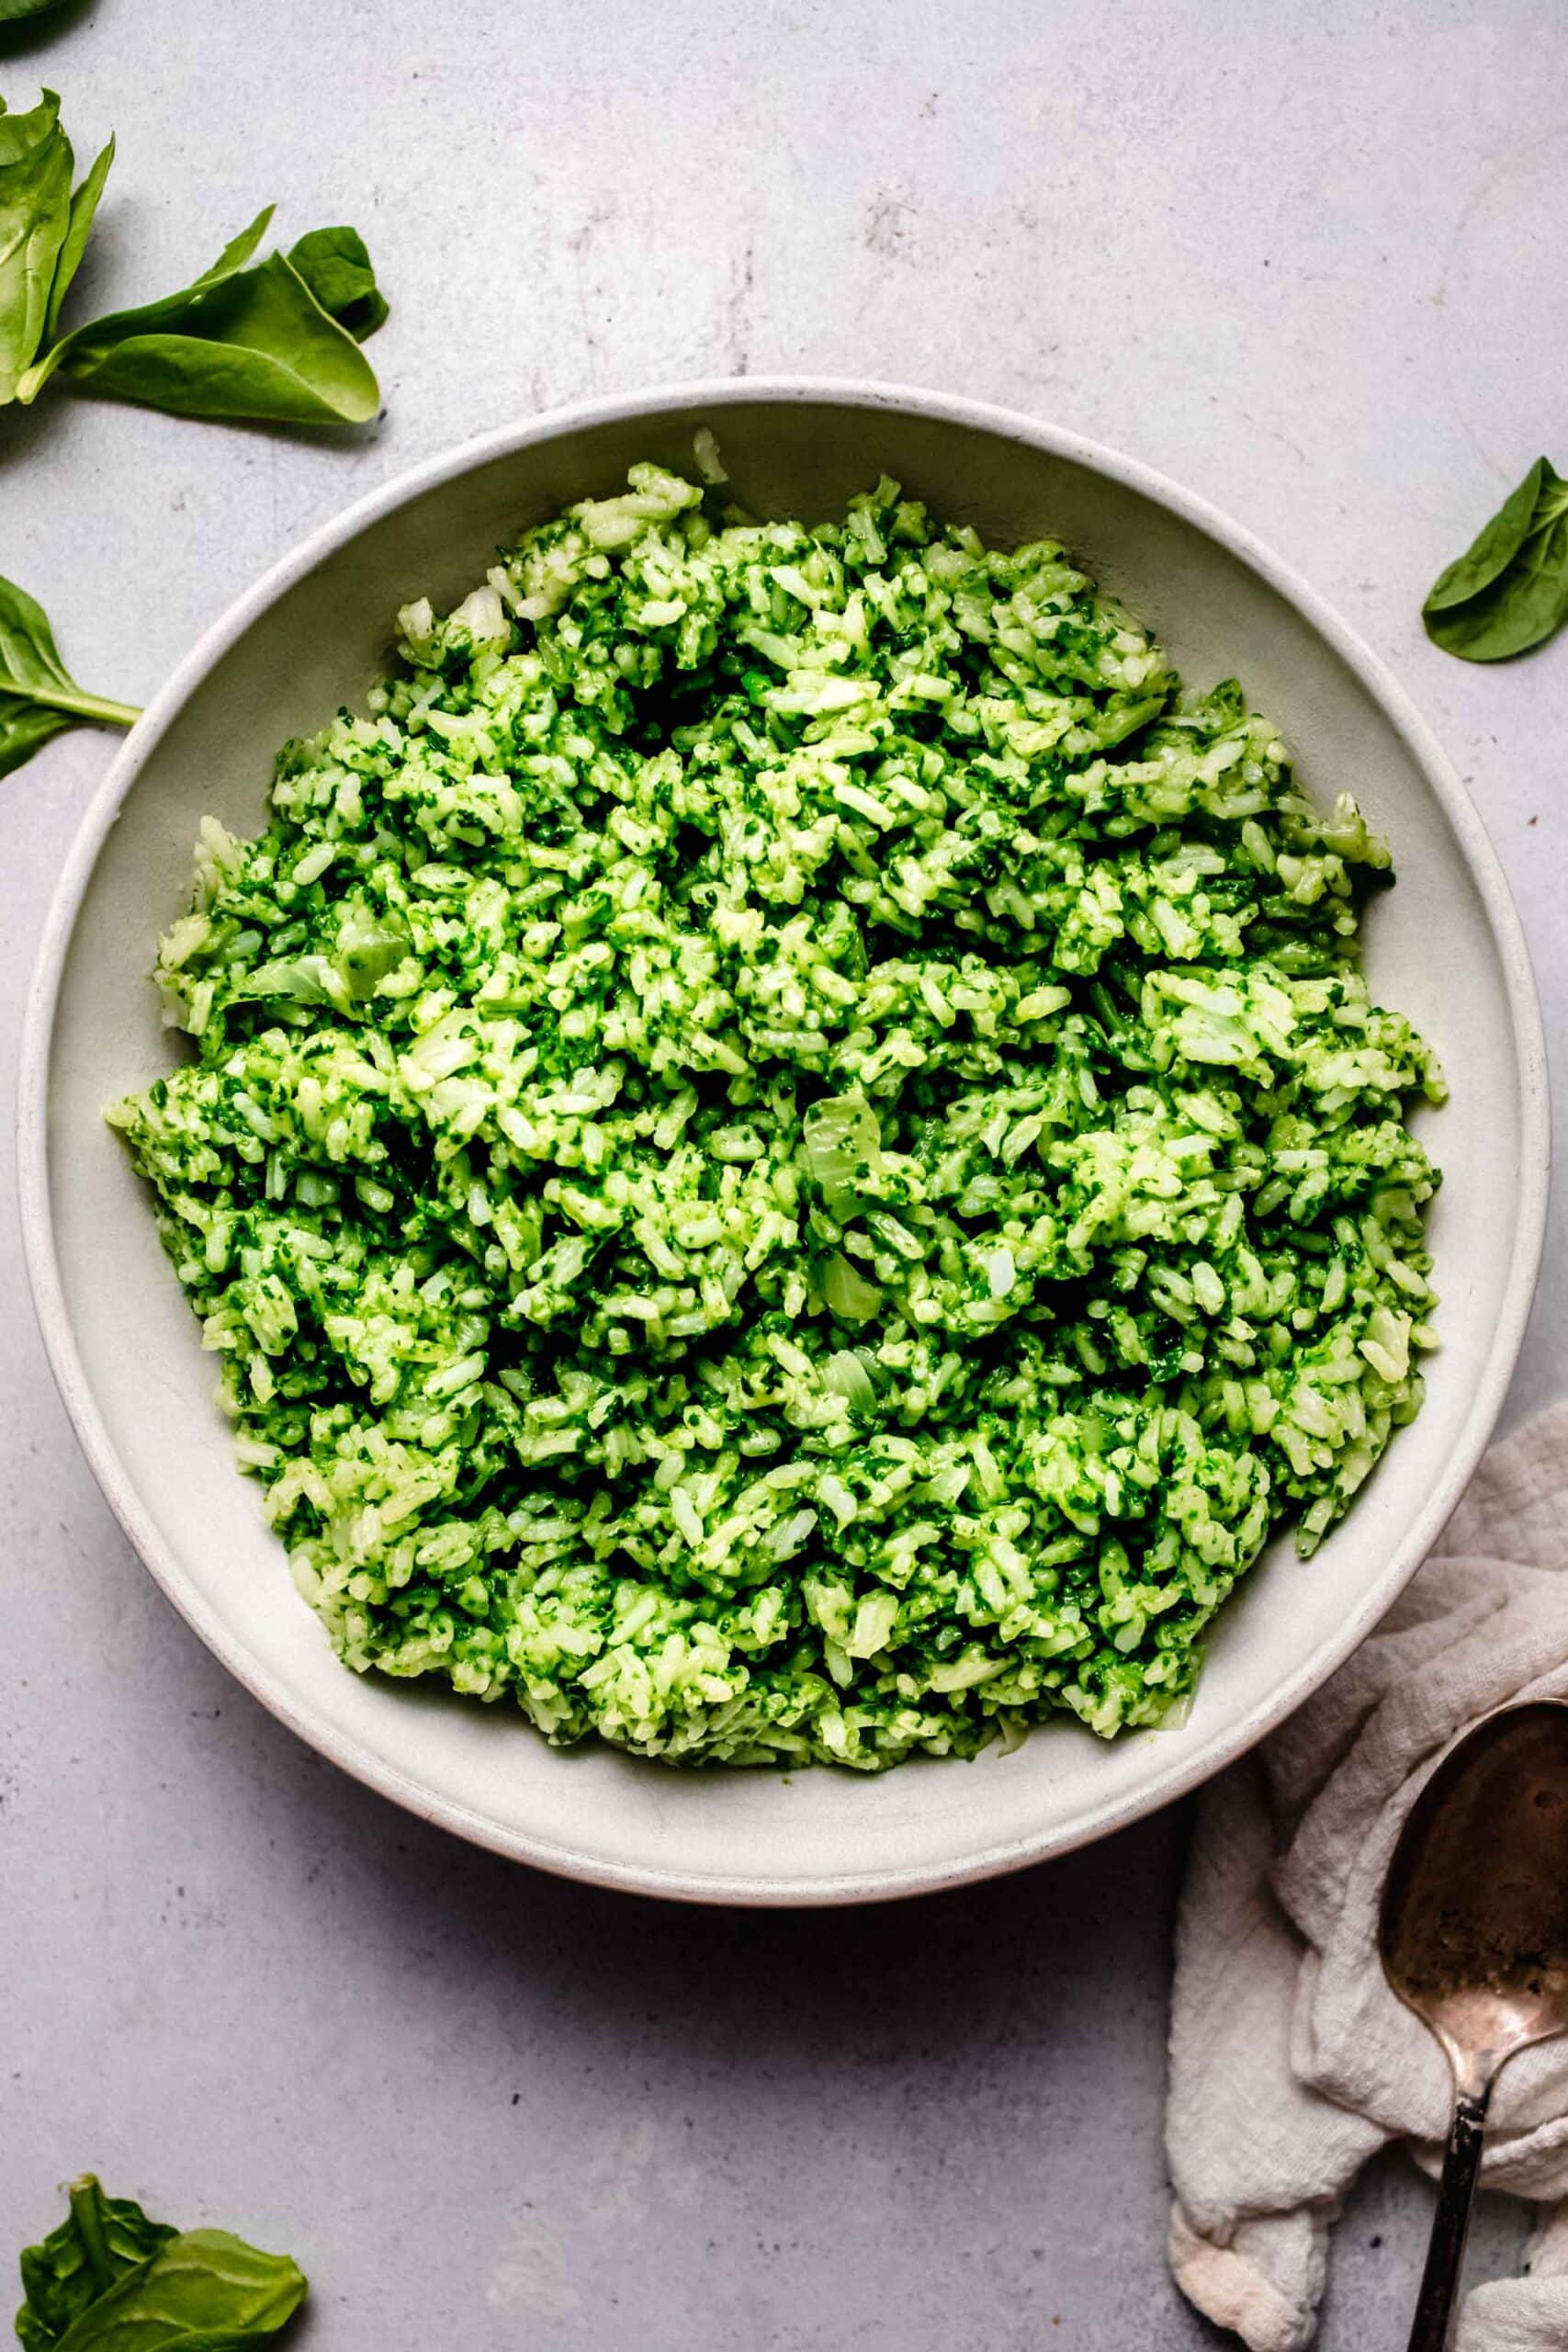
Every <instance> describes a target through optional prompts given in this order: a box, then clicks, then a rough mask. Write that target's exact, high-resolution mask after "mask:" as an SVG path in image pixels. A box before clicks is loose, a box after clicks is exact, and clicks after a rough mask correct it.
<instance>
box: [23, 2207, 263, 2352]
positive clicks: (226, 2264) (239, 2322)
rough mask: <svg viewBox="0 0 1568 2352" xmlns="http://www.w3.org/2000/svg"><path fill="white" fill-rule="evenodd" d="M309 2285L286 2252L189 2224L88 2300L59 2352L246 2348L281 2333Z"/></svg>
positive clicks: (205, 2351) (231, 2351)
mask: <svg viewBox="0 0 1568 2352" xmlns="http://www.w3.org/2000/svg"><path fill="white" fill-rule="evenodd" d="M305 2285H306V2281H305V2274H304V2272H303V2271H302V2270H301V2269H300V2267H299V2264H298V2263H297V2262H293V2261H291V2260H290V2259H289V2257H288V2255H286V2254H263V2253H261V2252H260V2251H259V2250H258V2249H257V2248H256V2247H255V2246H254V2245H246V2244H245V2243H244V2240H243V2238H236V2237H231V2235H230V2234H229V2232H228V2231H227V2230H186V2231H183V2232H182V2233H180V2235H179V2236H177V2237H172V2238H170V2239H169V2240H168V2241H167V2243H166V2244H165V2245H162V2246H160V2247H159V2249H158V2251H157V2253H156V2254H154V2255H153V2256H152V2258H151V2260H150V2261H147V2262H143V2263H141V2265H140V2266H139V2267H137V2268H136V2269H134V2270H128V2271H126V2272H125V2273H124V2274H123V2276H122V2277H121V2278H118V2280H117V2281H116V2282H115V2284H114V2285H113V2286H112V2287H111V2288H110V2289H109V2290H108V2291H107V2294H103V2295H100V2296H99V2297H98V2300H97V2301H96V2303H89V2304H88V2306H87V2308H86V2310H85V2312H83V2313H82V2315H81V2317H80V2318H79V2319H77V2320H75V2321H73V2324H72V2325H71V2326H70V2327H69V2328H67V2330H66V2332H65V2334H64V2335H62V2337H61V2338H60V2341H59V2346H58V2352H241V2347H242V2346H247V2345H254V2344H270V2343H271V2342H272V2341H273V2340H274V2338H275V2337H276V2335H277V2334H278V2332H279V2331H280V2329H282V2328H283V2327H284V2326H285V2325H286V2324H288V2321H289V2320H290V2319H292V2318H293V2316H294V2313H295V2312H297V2311H298V2310H299V2305H300V2304H301V2303H302V2302H303V2301H304V2299H305Z"/></svg>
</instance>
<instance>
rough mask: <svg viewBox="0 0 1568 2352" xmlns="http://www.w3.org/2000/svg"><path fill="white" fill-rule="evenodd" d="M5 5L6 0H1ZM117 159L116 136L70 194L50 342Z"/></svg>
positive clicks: (47, 325)
mask: <svg viewBox="0 0 1568 2352" xmlns="http://www.w3.org/2000/svg"><path fill="white" fill-rule="evenodd" d="M0 5H3V0H0ZM113 162H114V140H113V139H112V137H111V139H110V140H109V143H108V145H107V147H105V148H104V149H103V150H102V151H101V153H99V154H98V155H97V156H96V157H95V159H94V163H93V168H92V170H91V171H90V172H89V173H88V174H87V176H86V178H85V180H84V181H83V183H82V185H81V187H79V188H77V189H76V190H75V191H74V193H73V196H72V198H71V220H70V225H69V227H68V228H67V230H66V232H65V238H64V242H63V243H62V245H61V248H60V258H59V260H58V261H57V262H56V263H55V265H54V283H53V285H52V286H51V288H50V289H49V313H48V316H47V317H46V318H45V320H44V322H43V333H44V340H45V341H46V342H47V341H48V340H49V338H50V337H51V335H52V334H54V332H55V330H56V328H57V327H58V326H59V324H60V309H61V305H62V302H63V301H64V300H65V296H66V291H67V289H68V288H69V287H70V284H71V281H72V279H73V277H75V275H76V271H77V268H78V266H79V265H80V263H81V259H82V255H83V254H84V253H85V251H86V249H87V239H88V237H89V236H90V235H91V234H92V229H93V217H94V215H95V213H96V211H97V209H98V198H99V197H100V196H102V194H103V192H104V182H105V181H106V180H107V177H108V175H109V165H110V164H112V163H113Z"/></svg>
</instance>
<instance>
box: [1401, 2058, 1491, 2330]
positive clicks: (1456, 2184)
mask: <svg viewBox="0 0 1568 2352" xmlns="http://www.w3.org/2000/svg"><path fill="white" fill-rule="evenodd" d="M1491 2098H1492V2086H1491V2084H1490V2083H1485V2084H1483V2086H1482V2087H1481V2088H1480V2089H1479V2090H1462V2091H1461V2092H1460V2093H1459V2096H1458V2097H1457V2098H1456V2099H1455V2101H1454V2120H1453V2124H1452V2128H1451V2129H1450V2132H1449V2145H1448V2153H1447V2154H1446V2155H1445V2156H1444V2158H1443V2177H1442V2179H1441V2180H1440V2182H1439V2183H1438V2210H1437V2211H1436V2212H1435V2213H1434V2214H1433V2216H1432V2242H1431V2244H1430V2245H1429V2246H1428V2247H1427V2267H1426V2269H1425V2270H1424V2271H1423V2272H1422V2274H1421V2292H1420V2294H1419V2295H1418V2296H1417V2298H1416V2324H1415V2326H1414V2327H1413V2328H1412V2329H1411V2331H1410V2352H1444V2347H1445V2346H1446V2345H1447V2343H1448V2340H1449V2323H1450V2319H1451V2317H1452V2315H1453V2304H1454V2292H1455V2290H1456V2289H1457V2287H1458V2285H1459V2277H1460V2271H1461V2267H1462V2266H1463V2263H1464V2242H1465V2239H1466V2238H1467V2237H1468V2236H1469V2234H1470V2208H1471V2204H1472V2200H1473V2199H1474V2196H1475V2182H1476V2176H1477V2174H1478V2173H1479V2172H1480V2170H1481V2142H1482V2136H1483V2131H1484V2130H1485V2126H1486V2109H1487V2107H1488V2105H1489V2104H1490V2102H1491Z"/></svg>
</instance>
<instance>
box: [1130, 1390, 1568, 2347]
mask: <svg viewBox="0 0 1568 2352" xmlns="http://www.w3.org/2000/svg"><path fill="white" fill-rule="evenodd" d="M1565 1566H1568V1405H1562V1406H1558V1407H1554V1408H1552V1409H1551V1411H1550V1412H1547V1413H1543V1414H1541V1415H1540V1416H1539V1417H1538V1418H1537V1419H1535V1420H1533V1421H1531V1422H1529V1423H1528V1424H1527V1425H1526V1427H1524V1428H1523V1429H1521V1430H1518V1431H1517V1434H1515V1435H1514V1436H1511V1437H1509V1438H1507V1439H1506V1440H1505V1441H1504V1442H1502V1443H1500V1444H1498V1445H1496V1446H1495V1447H1494V1448H1493V1449H1492V1451H1491V1453H1488V1455H1487V1456H1486V1459H1485V1460H1484V1462H1483V1464H1482V1466H1481V1469H1480V1471H1479V1472H1478V1473H1477V1475H1476V1477H1475V1479H1474V1481H1473V1483H1472V1486H1471V1487H1470V1490H1469V1492H1468V1494H1467V1495H1466V1497H1465V1499H1464V1501H1463V1502H1462V1503H1461V1505H1460V1508H1459V1510H1458V1511H1457V1512H1456V1513H1455V1515H1454V1517H1453V1519H1452V1520H1451V1521H1450V1524H1449V1527H1448V1530H1447V1532H1446V1533H1445V1535H1444V1537H1443V1540H1442V1542H1441V1544H1440V1545H1439V1547H1438V1550H1437V1551H1436V1552H1435V1553H1434V1554H1433V1555H1432V1556H1431V1558H1430V1559H1429V1560H1428V1561H1427V1563H1426V1565H1425V1566H1424V1567H1423V1568H1422V1569H1421V1570H1420V1572H1419V1574H1418V1575H1417V1576H1416V1577H1415V1578H1414V1579H1413V1581H1412V1582H1411V1584H1410V1585H1409V1586H1408V1587H1407V1588H1406V1589H1405V1591H1404V1595H1403V1596H1402V1598H1401V1599H1400V1600H1398V1601H1397V1602H1396V1603H1395V1605H1394V1607H1393V1610H1391V1611H1390V1612H1389V1614H1388V1616H1387V1617H1386V1618H1385V1619H1384V1620H1383V1623H1382V1626H1381V1627H1380V1628H1379V1630H1378V1632H1377V1633H1376V1634H1373V1635H1372V1637H1371V1640H1370V1641H1368V1642H1366V1643H1364V1644H1363V1645H1362V1646H1361V1648H1360V1649H1359V1651H1358V1652H1357V1653H1356V1655H1355V1657H1352V1658H1351V1659H1350V1660H1349V1662H1348V1664H1347V1665H1346V1666H1344V1667H1342V1668H1341V1669H1340V1671H1339V1672H1338V1673H1337V1675H1336V1676H1335V1677H1334V1679H1333V1680H1332V1681H1331V1682H1329V1683H1328V1684H1326V1685H1325V1688H1324V1689H1323V1690H1322V1691H1319V1692H1318V1693H1317V1695H1316V1697H1315V1698H1314V1699H1312V1700H1310V1701H1309V1702H1307V1704H1306V1705H1305V1706H1304V1707H1303V1708H1302V1709H1301V1710H1300V1711H1299V1713H1296V1714H1294V1715H1292V1718H1291V1720H1290V1721H1289V1722H1288V1723H1287V1724H1284V1725H1283V1726H1282V1727H1281V1729H1280V1730H1279V1731H1277V1732H1276V1733H1275V1734H1274V1736H1273V1737H1272V1738H1271V1739H1269V1740H1268V1741H1266V1742H1265V1744H1264V1745H1263V1747H1261V1748H1260V1749H1259V1750H1258V1751H1256V1752H1255V1753H1254V1754H1253V1755H1251V1756H1249V1757H1246V1758H1243V1760H1242V1761H1241V1763H1239V1764H1237V1765H1235V1767H1233V1769H1232V1770H1230V1771H1229V1772H1226V1773H1224V1775H1223V1776H1222V1777H1221V1778H1220V1779H1219V1780H1217V1781H1213V1783H1211V1785H1210V1787H1209V1788H1208V1789H1207V1790H1206V1791H1205V1792H1204V1795H1203V1797H1202V1800H1201V1805H1200V1809H1199V1816H1198V1824H1197V1829H1196V1833H1195V1837H1194V1840H1193V1846H1192V1853H1191V1858H1190V1861H1189V1863H1188V1869H1187V1879H1186V1883H1185V1886H1184V1888H1183V1890H1182V1895H1181V1903H1180V1907H1179V1916H1178V1921H1177V1931H1176V1986H1175V1993H1174V1996H1173V2003H1172V2019H1171V2038H1170V2095H1169V2104H1168V2110H1167V2116H1166V2143H1167V2150H1168V2156H1169V2161H1170V2173H1171V2179H1172V2182H1173V2184H1174V2187H1175V2190H1176V2202H1175V2207H1174V2211H1173V2213H1172V2217H1171V2232H1170V2258H1171V2264H1172V2267H1173V2268H1174V2270H1175V2273H1176V2277H1177V2280H1178V2282H1179V2285H1180V2286H1181V2288H1182V2290H1183V2291H1184V2292H1185V2293H1186V2294H1187V2295H1188V2296H1189V2297H1190V2299H1191V2301H1193V2302H1194V2303H1196V2304H1197V2306H1198V2308H1199V2310H1200V2311H1201V2312H1205V2313H1206V2314H1207V2315H1208V2317H1209V2318H1210V2319H1212V2320H1213V2321H1215V2322H1216V2323H1217V2324H1219V2325H1220V2326H1222V2327H1228V2328H1233V2329H1235V2332H1236V2334H1237V2335H1240V2336H1242V2337H1243V2338H1244V2339H1245V2341H1246V2342H1247V2344H1248V2345H1249V2346H1251V2347H1252V2352H1300V2347H1301V2346H1304V2345H1306V2344H1308V2343H1310V2342H1311V2340H1312V2335H1313V2332H1314V2328H1315V2326H1316V2324H1317V2306H1318V2301H1319V2299H1320V2297H1321V2295H1322V2292H1323V2283H1324V2272H1325V2259H1326V2253H1327V2241H1328V2231H1329V2226H1330V2224H1331V2223H1332V2222H1333V2221H1334V2220H1335V2218H1336V2216H1337V2212H1338V2211H1339V2206H1340V2201H1341V2199H1343V2197H1344V2195H1345V2192H1346V2190H1347V2189H1348V2187H1349V2185H1350V2183H1351V2181H1352V2180H1353V2179H1354V2177H1355V2176H1356V2174H1357V2173H1358V2172H1359V2169H1360V2167H1361V2165H1363V2164H1365V2162H1366V2160H1367V2158H1368V2157H1369V2156H1370V2155H1371V2154H1372V2153H1373V2151H1374V2150H1375V2149H1377V2148H1380V2147H1382V2145H1383V2144H1384V2143H1386V2142H1387V2141H1390V2140H1404V2141H1405V2142H1407V2143H1409V2145H1410V2147H1411V2150H1412V2153H1413V2154H1415V2156H1416V2160H1417V2162H1418V2163H1420V2164H1421V2165H1424V2166H1425V2167H1426V2169H1427V2171H1428V2172H1436V2171H1438V2169H1439V2168H1440V2166H1441V2163H1442V2155H1443V2143H1444V2142H1445V2139H1446V2137H1447V2133H1448V2128H1449V2114H1450V2104H1451V2100H1452V2096H1453V2093H1452V2085H1451V2083H1450V2076H1449V2068H1448V2062H1447V2060H1446V2059H1445V2058H1444V2056H1443V2054H1442V2052H1440V2050H1439V2049H1438V2045H1437V2043H1436V2042H1435V2041H1433V2039H1432V2037H1431V2035H1430V2034H1429V2033H1428V2032H1427V2029H1426V2027H1425V2026H1424V2025H1422V2024H1421V2023H1420V2021H1419V2020H1418V2019H1417V2018H1415V2017H1413V2016H1412V2015H1411V2013H1410V2011H1409V2010H1408V2009H1405V2008H1404V2007H1401V2005H1400V2003H1399V2002H1398V2001H1396V2000H1395V1998H1394V1996H1393V1994H1392V1993H1391V1992H1390V1991H1389V1988H1388V1985H1387V1983H1386V1982H1385V1980H1384V1977H1383V1973H1382V1966H1381V1964H1380V1962H1379V1959H1378V1948H1377V1931H1378V1912H1379V1905H1380V1903H1381V1901H1382V1885H1383V1879H1384V1876H1385V1874H1386V1872H1387V1869H1388V1864H1389V1860H1390V1858H1391V1856H1392V1854H1393V1848H1394V1843H1395V1840H1396V1839H1397V1838H1398V1836H1399V1831H1400V1827H1401V1826H1402V1824H1403V1822H1404V1816H1405V1815H1406V1813H1407V1812H1408V1811H1409V1809H1410V1805H1411V1804H1412V1802H1413V1800H1414V1799H1415V1797H1416V1792H1418V1791H1419V1789H1420V1788H1421V1786H1422V1783H1423V1782H1424V1781H1426V1780H1427V1778H1428V1776H1429V1774H1430V1773H1431V1771H1432V1770H1433V1769H1434V1768H1435V1766H1436V1764H1437V1763H1438V1759H1439V1758H1440V1757H1441V1756H1442V1755H1443V1754H1444V1753H1446V1751H1447V1749H1448V1748H1449V1747H1450V1745H1451V1743H1452V1742H1453V1741H1454V1739H1456V1738H1457V1737H1458V1736H1460V1734H1461V1733H1462V1732H1464V1731H1465V1730H1467V1729H1468V1728H1469V1726H1470V1725H1471V1724H1472V1723H1474V1722H1475V1720H1476V1718H1477V1717H1478V1716H1481V1715H1483V1714H1485V1713H1488V1711H1489V1710H1490V1709H1492V1708H1494V1707H1497V1706H1501V1705H1503V1704H1504V1703H1505V1702H1507V1701H1509V1700H1512V1699H1522V1698H1562V1697H1568V1576H1564V1575H1562V1573H1561V1571H1562V1568H1563V1567H1565ZM1482 2178H1483V2181H1484V2182H1486V2183H1487V2184H1488V2185H1489V2186H1491V2187H1493V2188H1505V2189H1511V2190H1513V2191H1514V2192H1516V2193H1517V2195H1518V2196H1520V2197H1525V2198H1530V2199H1536V2200H1537V2201H1539V2202H1540V2205H1541V2207H1542V2208H1543V2211H1542V2213H1541V2216H1540V2226H1539V2228H1538V2230H1537V2232H1536V2235H1535V2238H1534V2240H1533V2241H1532V2244H1531V2246H1530V2249H1529V2256H1528V2263H1527V2270H1526V2273H1525V2274H1524V2275H1523V2276H1521V2277H1520V2278H1508V2279H1499V2280H1495V2281H1494V2282H1492V2283H1490V2284H1488V2285H1485V2286H1482V2287H1478V2288H1476V2289H1475V2290H1473V2292H1472V2294H1471V2295H1470V2296H1469V2297H1468V2299H1467V2301H1466V2302H1465V2304H1464V2307H1463V2311H1462V2312H1461V2321H1460V2328H1459V2334H1458V2338H1457V2352H1564V2347H1565V2346H1568V2045H1565V2044H1564V2043H1562V2042H1544V2043H1542V2044H1541V2045H1540V2047H1539V2048H1537V2049H1534V2050H1529V2051H1526V2052H1523V2053H1522V2055H1520V2056H1519V2057H1517V2058H1516V2059H1514V2060H1512V2061H1511V2063H1510V2064H1508V2065H1507V2066H1506V2068H1505V2069H1504V2071H1503V2074H1502V2076H1501V2078H1500V2080H1499V2083H1498V2086H1497V2092H1496V2096H1495V2099H1494V2101H1493V2105H1492V2114H1491V2121H1490V2124H1489V2126H1488V2130H1487V2134H1486V2151H1485V2157H1484V2160H1483V2166H1482ZM1559 2200H1562V2202H1561V2203H1559ZM1411 2290H1412V2299H1413V2300H1414V2292H1415V2281H1414V2279H1413V2280H1412V2282H1411Z"/></svg>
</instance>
